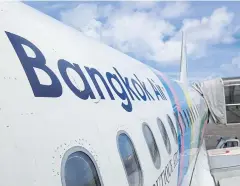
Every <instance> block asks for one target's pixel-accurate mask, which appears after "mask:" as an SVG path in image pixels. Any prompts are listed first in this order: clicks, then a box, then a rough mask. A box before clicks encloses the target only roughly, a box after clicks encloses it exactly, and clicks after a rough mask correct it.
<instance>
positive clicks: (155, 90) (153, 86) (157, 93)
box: [148, 79, 162, 100]
mask: <svg viewBox="0 0 240 186" xmlns="http://www.w3.org/2000/svg"><path fill="white" fill-rule="evenodd" d="M151 80H152V79H151ZM148 81H149V83H150V84H151V86H152V88H153V90H154V92H155V94H156V97H157V99H158V100H159V97H158V96H160V98H162V95H161V94H160V92H159V91H158V89H157V88H156V87H155V85H154V84H153V83H154V81H153V80H152V82H151V81H150V80H149V79H148Z"/></svg>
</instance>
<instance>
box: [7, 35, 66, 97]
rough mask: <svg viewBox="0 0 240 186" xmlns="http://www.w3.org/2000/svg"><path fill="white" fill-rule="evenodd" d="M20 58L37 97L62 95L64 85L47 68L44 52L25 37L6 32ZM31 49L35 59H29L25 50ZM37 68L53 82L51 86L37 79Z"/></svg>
mask: <svg viewBox="0 0 240 186" xmlns="http://www.w3.org/2000/svg"><path fill="white" fill-rule="evenodd" d="M6 34H7V36H8V38H9V40H10V42H11V44H12V46H13V48H14V50H15V52H16V53H17V55H18V58H19V60H20V62H21V64H22V66H23V69H24V71H25V73H26V75H27V78H28V80H29V83H30V85H31V87H32V91H33V94H34V96H35V97H60V96H61V95H62V85H61V83H60V81H59V80H58V78H57V76H56V75H55V74H54V72H53V71H52V70H51V69H50V68H49V67H47V66H46V60H45V57H44V55H43V54H42V52H41V51H40V50H39V49H38V48H37V47H36V46H35V45H34V44H33V43H31V42H30V41H28V40H26V39H25V38H23V37H20V36H18V35H15V34H12V33H10V32H6ZM23 45H25V46H27V47H29V48H30V49H31V50H32V51H33V52H34V53H35V55H36V57H35V58H32V57H29V56H28V55H27V53H26V51H25V50H24V48H23ZM35 68H37V69H40V70H42V71H44V72H45V73H46V74H47V75H48V76H49V78H50V79H51V81H52V84H51V85H42V84H41V83H40V81H39V79H38V77H37V74H36V72H35Z"/></svg>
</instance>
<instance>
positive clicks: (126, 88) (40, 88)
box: [6, 32, 167, 112]
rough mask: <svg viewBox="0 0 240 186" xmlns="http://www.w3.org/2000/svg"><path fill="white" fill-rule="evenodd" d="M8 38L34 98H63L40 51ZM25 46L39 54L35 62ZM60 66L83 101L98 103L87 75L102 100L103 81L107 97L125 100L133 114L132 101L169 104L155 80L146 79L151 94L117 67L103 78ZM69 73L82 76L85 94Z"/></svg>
mask: <svg viewBox="0 0 240 186" xmlns="http://www.w3.org/2000/svg"><path fill="white" fill-rule="evenodd" d="M6 34H7V36H8V38H9V40H10V42H11V44H12V46H13V48H14V50H15V52H16V54H17V56H18V58H19V60H20V62H21V64H22V66H23V69H24V71H25V73H26V76H27V78H28V80H29V83H30V85H31V88H32V91H33V94H34V96H35V97H52V98H56V97H60V96H62V93H63V87H62V84H61V82H60V80H59V77H57V75H56V74H55V73H54V72H53V71H52V70H51V69H50V68H49V67H48V66H47V63H46V59H45V57H44V54H43V53H42V52H41V51H40V49H39V48H37V47H36V46H35V45H34V44H33V43H32V42H30V41H28V40H27V39H25V38H23V37H21V36H18V35H16V34H13V33H10V32H6ZM24 45H25V46H27V47H29V48H30V49H31V50H32V51H33V52H34V53H35V56H36V57H35V58H32V57H29V56H28V55H27V53H26V51H25V49H24V47H23V46H24ZM57 65H58V70H59V72H60V74H61V78H62V79H63V80H64V82H65V83H66V85H67V86H68V88H69V89H70V90H71V91H72V92H73V93H74V94H75V95H76V96H77V97H79V98H80V99H82V100H87V99H96V95H95V94H94V92H93V90H92V87H91V86H90V84H89V82H88V80H87V78H86V75H85V74H88V76H90V78H91V81H92V83H93V84H94V87H95V89H96V90H97V93H98V94H99V97H100V98H101V99H102V100H104V99H106V95H104V93H103V91H102V89H101V88H100V86H99V84H98V81H99V79H100V80H101V83H103V84H104V87H105V89H106V91H107V93H108V96H107V97H109V98H110V99H111V100H115V99H116V98H115V96H116V95H117V97H118V98H120V99H121V100H122V104H121V106H122V108H123V109H124V110H126V111H127V112H132V110H133V107H132V101H161V100H167V98H166V96H165V94H164V91H163V87H160V86H159V85H158V84H156V83H155V82H154V81H153V80H152V79H149V78H146V79H147V81H146V82H147V83H149V84H150V85H151V86H150V87H151V88H152V89H151V90H149V89H148V88H147V87H146V82H144V81H142V80H140V79H139V78H138V77H137V75H135V74H133V78H128V77H123V76H122V75H121V74H120V72H119V71H118V70H117V69H116V68H115V67H113V72H106V73H105V74H101V73H100V72H99V71H98V70H97V69H95V68H93V67H86V66H84V67H80V66H79V65H78V64H75V63H71V62H69V61H67V60H65V59H59V60H58V63H57ZM36 69H40V70H42V71H43V72H45V73H46V74H47V75H48V77H49V78H50V79H51V81H52V84H51V85H44V84H41V83H40V81H39V77H38V76H37V74H36V71H35V70H36ZM67 69H71V70H74V71H75V72H76V73H77V74H78V75H79V77H80V78H81V80H82V82H83V84H84V90H80V89H79V88H78V87H76V86H75V85H74V83H73V82H72V81H71V79H70V78H69V76H68V74H67ZM84 72H85V73H84ZM97 79H98V81H97ZM115 84H118V85H119V86H115ZM113 92H114V93H115V94H114V93H113Z"/></svg>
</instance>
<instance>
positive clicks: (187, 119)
mask: <svg viewBox="0 0 240 186" xmlns="http://www.w3.org/2000/svg"><path fill="white" fill-rule="evenodd" d="M183 114H184V117H185V118H186V121H187V125H188V127H189V126H190V123H189V118H188V117H187V114H186V112H185V110H184V111H183Z"/></svg>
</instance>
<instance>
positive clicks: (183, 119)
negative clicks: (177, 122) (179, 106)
mask: <svg viewBox="0 0 240 186" xmlns="http://www.w3.org/2000/svg"><path fill="white" fill-rule="evenodd" d="M179 114H180V117H181V120H182V122H183V124H184V126H185V128H187V125H186V123H185V120H184V119H183V116H182V113H181V112H179Z"/></svg>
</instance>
